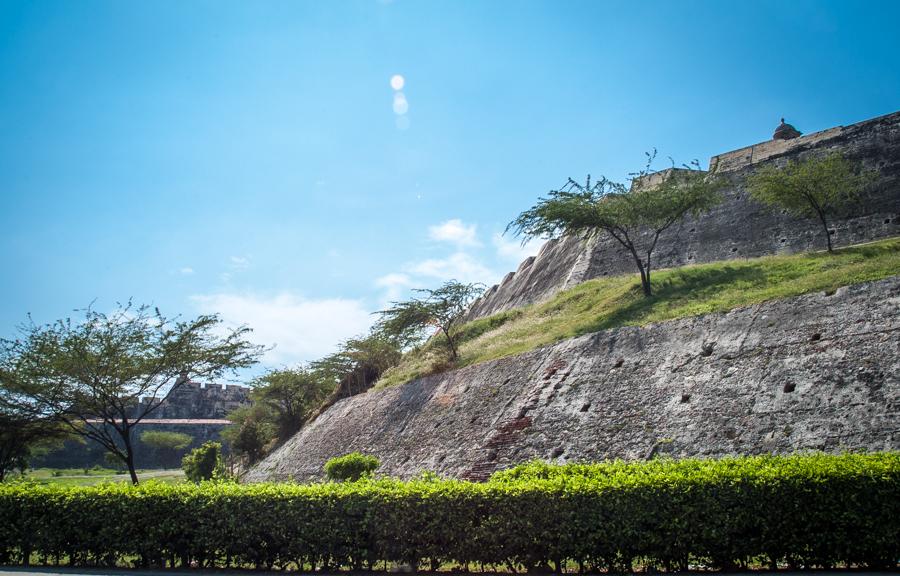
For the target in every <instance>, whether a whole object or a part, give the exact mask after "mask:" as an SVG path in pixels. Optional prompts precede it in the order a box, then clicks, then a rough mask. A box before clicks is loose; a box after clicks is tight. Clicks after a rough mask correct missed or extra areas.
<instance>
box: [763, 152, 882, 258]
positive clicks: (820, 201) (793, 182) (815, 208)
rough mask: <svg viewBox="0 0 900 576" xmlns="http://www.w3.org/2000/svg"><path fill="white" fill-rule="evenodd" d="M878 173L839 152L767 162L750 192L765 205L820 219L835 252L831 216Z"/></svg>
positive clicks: (853, 200)
mask: <svg viewBox="0 0 900 576" xmlns="http://www.w3.org/2000/svg"><path fill="white" fill-rule="evenodd" d="M875 176H876V174H875V173H874V172H862V171H861V170H860V169H859V168H858V167H856V166H854V164H853V163H852V162H850V161H848V160H846V159H845V158H844V157H843V156H841V155H840V154H839V153H837V152H834V153H832V154H829V155H827V156H820V157H812V158H808V159H806V160H803V161H800V162H796V161H794V160H788V162H787V164H786V165H785V166H784V167H782V168H778V167H776V166H773V165H771V164H767V165H765V166H763V167H762V168H759V169H758V170H757V171H756V172H755V173H753V174H751V175H750V176H749V177H748V178H747V188H748V189H749V190H750V195H751V196H752V197H753V198H754V199H755V200H758V201H760V202H762V203H763V204H768V205H769V206H777V207H779V208H783V209H785V210H787V211H788V212H789V213H791V214H793V215H795V216H800V217H805V218H817V219H818V220H819V222H820V223H821V224H822V228H823V231H824V234H825V240H826V245H827V247H828V251H829V252H831V251H832V246H831V235H830V234H829V232H828V218H829V217H831V216H834V214H835V213H837V212H839V211H841V210H844V209H846V208H848V207H849V206H851V205H852V204H853V203H854V202H856V200H857V198H858V197H859V195H860V192H862V190H863V189H864V188H865V187H866V186H867V185H868V184H869V183H871V182H872V181H873V180H874V178H875Z"/></svg>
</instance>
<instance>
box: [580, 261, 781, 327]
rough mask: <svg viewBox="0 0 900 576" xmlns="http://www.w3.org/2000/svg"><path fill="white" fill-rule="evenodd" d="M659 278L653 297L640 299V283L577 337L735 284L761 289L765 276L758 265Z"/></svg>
mask: <svg viewBox="0 0 900 576" xmlns="http://www.w3.org/2000/svg"><path fill="white" fill-rule="evenodd" d="M660 276H661V278H659V279H658V280H655V281H654V280H652V278H651V282H652V286H653V296H651V297H649V298H646V297H644V296H643V294H642V292H641V286H640V283H635V285H634V287H633V288H632V289H631V291H630V294H629V297H630V298H631V299H632V300H631V302H630V303H628V304H624V305H622V306H619V307H617V308H616V309H615V311H614V312H612V313H611V314H607V315H603V316H600V317H599V318H597V320H596V321H595V322H591V323H589V324H587V325H585V326H583V327H581V328H580V329H579V330H578V335H581V334H588V333H590V332H597V331H599V330H606V329H609V328H617V327H619V326H624V325H626V324H635V323H638V322H639V321H640V320H642V319H644V318H646V317H647V316H649V315H651V314H652V313H653V312H655V311H657V310H658V309H659V308H660V307H662V306H665V307H673V306H674V305H678V304H680V303H686V302H689V301H690V302H699V301H703V300H706V299H707V298H709V297H712V296H715V295H717V294H719V293H721V292H724V291H726V290H727V289H728V288H731V289H733V288H734V285H735V284H736V283H744V284H754V285H763V284H764V283H765V281H766V273H765V272H764V271H763V270H762V267H761V266H759V265H749V266H724V267H716V268H695V269H687V270H673V271H668V272H666V273H661V274H660ZM698 297H699V298H698Z"/></svg>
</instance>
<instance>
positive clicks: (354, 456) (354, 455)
mask: <svg viewBox="0 0 900 576" xmlns="http://www.w3.org/2000/svg"><path fill="white" fill-rule="evenodd" d="M380 465H381V462H379V461H378V458H376V457H375V456H371V455H369V454H360V453H359V452H351V453H350V454H345V455H343V456H337V457H335V458H331V459H330V460H328V462H326V463H325V468H324V469H325V475H326V476H327V477H328V479H329V480H336V481H338V482H344V481H349V482H356V481H357V480H360V479H361V478H369V477H371V476H372V474H374V473H375V470H376V469H377V468H378V467H379V466H380Z"/></svg>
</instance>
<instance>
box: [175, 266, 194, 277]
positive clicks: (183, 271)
mask: <svg viewBox="0 0 900 576" xmlns="http://www.w3.org/2000/svg"><path fill="white" fill-rule="evenodd" d="M178 273H179V274H181V275H182V276H190V275H191V274H193V273H194V269H193V268H191V267H190V266H185V267H184V268H180V269H179V270H178Z"/></svg>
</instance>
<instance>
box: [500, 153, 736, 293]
mask: <svg viewBox="0 0 900 576" xmlns="http://www.w3.org/2000/svg"><path fill="white" fill-rule="evenodd" d="M655 155H656V154H655V152H654V153H653V154H652V155H650V154H648V162H647V168H646V169H645V170H644V171H642V172H639V173H637V174H635V175H634V176H635V179H634V181H633V184H632V186H631V188H630V189H629V188H628V187H626V186H625V184H622V183H619V182H613V181H611V180H608V179H606V178H604V177H601V178H600V179H599V180H596V181H595V182H594V183H593V184H591V177H590V175H588V177H587V180H586V181H585V183H584V184H579V183H578V182H576V181H575V180H572V179H571V178H569V180H568V182H567V183H566V184H565V186H563V187H562V188H561V189H560V190H551V191H550V194H549V196H548V197H547V198H540V199H539V200H538V203H537V204H535V205H534V206H533V207H532V208H530V209H528V210H526V211H525V212H522V213H521V214H520V215H519V216H518V217H517V218H516V219H515V220H513V221H512V222H511V223H510V224H509V225H508V226H507V228H506V229H507V231H509V230H512V231H513V232H514V234H515V235H517V236H523V237H524V238H525V239H526V240H527V239H529V238H543V237H554V236H559V235H578V234H594V233H596V232H597V231H600V230H602V231H604V232H606V233H607V234H609V235H610V236H611V237H612V238H614V239H615V240H616V241H617V242H618V243H619V244H621V245H622V247H624V248H625V249H626V250H627V251H628V253H629V255H630V256H631V257H632V259H633V260H634V263H635V266H636V267H637V269H638V272H639V273H640V277H641V287H642V289H643V291H644V295H645V296H648V297H649V296H651V295H652V288H651V284H650V272H651V268H652V259H651V256H652V253H653V251H654V249H655V248H656V244H657V242H658V241H659V236H660V234H662V233H663V232H664V231H665V230H667V229H668V228H669V227H671V226H672V225H673V224H675V223H676V222H678V221H680V220H682V219H683V218H684V217H685V216H689V215H691V216H697V215H699V214H702V213H703V212H706V211H708V210H709V209H710V208H712V207H713V206H715V205H716V204H718V203H719V202H721V194H720V193H719V189H720V188H721V186H722V180H721V179H719V178H717V177H714V176H710V175H707V174H706V173H705V172H702V171H700V170H699V169H696V170H691V169H675V168H673V169H672V170H670V171H667V172H651V171H650V164H651V163H652V161H653V159H654V157H655Z"/></svg>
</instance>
